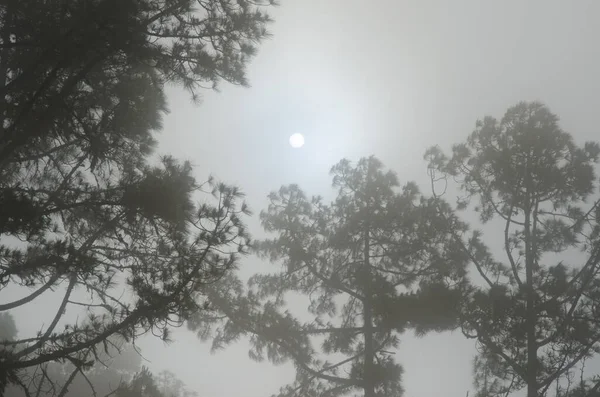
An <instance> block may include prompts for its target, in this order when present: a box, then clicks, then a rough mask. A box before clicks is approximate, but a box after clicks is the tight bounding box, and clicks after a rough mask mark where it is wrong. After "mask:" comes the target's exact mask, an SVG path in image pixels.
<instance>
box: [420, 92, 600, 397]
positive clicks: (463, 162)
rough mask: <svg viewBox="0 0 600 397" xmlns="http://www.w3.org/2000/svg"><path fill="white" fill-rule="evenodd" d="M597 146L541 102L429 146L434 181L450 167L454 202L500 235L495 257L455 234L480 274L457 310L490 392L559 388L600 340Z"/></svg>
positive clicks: (479, 240) (478, 238) (474, 238)
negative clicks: (445, 148) (448, 150)
mask: <svg viewBox="0 0 600 397" xmlns="http://www.w3.org/2000/svg"><path fill="white" fill-rule="evenodd" d="M599 154H600V146H599V145H598V144H596V143H592V142H587V143H585V144H584V145H583V146H578V145H576V144H575V143H574V141H573V138H572V137H571V135H569V134H568V133H566V132H564V131H563V130H562V129H561V128H560V126H559V124H558V117H557V116H556V115H554V114H553V113H552V112H550V110H549V109H548V108H547V107H546V106H544V105H543V104H541V103H537V102H533V103H526V102H523V103H519V104H517V105H516V106H514V107H511V108H510V109H508V111H507V112H506V114H505V115H504V117H503V118H502V119H501V120H496V119H495V118H492V117H486V118H484V119H483V120H482V121H479V122H478V123H477V126H476V129H475V131H474V132H473V133H472V134H471V135H470V136H469V138H468V139H467V141H466V142H465V143H461V144H458V145H455V146H454V147H453V149H452V155H451V156H450V157H447V156H445V155H444V154H443V153H442V152H441V151H440V150H439V149H438V148H432V149H430V150H429V151H428V153H427V157H428V158H429V160H430V162H431V163H430V165H431V168H430V169H431V171H432V177H433V178H434V180H435V179H446V177H447V176H451V177H454V179H455V180H457V181H458V182H459V187H460V188H461V189H462V192H463V193H464V196H463V197H461V198H460V200H459V205H460V206H461V207H462V208H463V209H464V208H467V207H468V206H469V203H471V202H473V204H474V205H473V208H474V210H475V211H476V212H477V213H478V214H479V216H480V220H481V222H482V223H483V224H486V223H488V222H489V223H490V226H489V227H490V229H491V228H492V227H496V228H497V230H498V232H500V234H501V235H502V236H503V238H502V240H503V241H502V244H500V246H498V247H497V248H499V249H501V251H503V253H502V255H501V256H497V255H494V254H493V253H492V250H491V249H490V247H489V245H488V244H486V243H485V242H484V236H483V235H482V234H481V233H480V232H475V233H473V234H472V235H471V236H470V237H468V238H464V239H462V240H461V236H460V235H459V234H458V233H454V235H455V237H456V239H457V241H463V246H464V251H465V252H467V253H468V255H469V256H470V259H471V261H472V263H473V265H474V269H475V270H476V271H475V272H474V274H476V275H477V276H478V277H477V278H474V280H473V286H472V290H471V293H470V294H469V295H468V297H467V300H466V302H465V303H464V305H463V306H462V308H463V312H462V315H461V320H462V327H463V331H464V332H465V334H466V335H468V336H469V337H472V338H476V340H477V342H478V346H479V351H480V353H479V357H478V360H477V363H478V365H477V367H476V379H480V380H482V379H485V381H486V382H485V387H486V389H487V395H488V396H496V395H508V394H510V393H511V392H513V391H516V390H522V389H525V390H526V392H527V396H528V397H539V396H548V395H552V393H554V394H555V395H557V396H560V395H563V394H562V393H563V392H564V388H565V387H566V385H567V384H569V383H570V380H569V379H570V378H571V377H572V375H573V371H576V370H579V369H580V368H578V366H580V365H581V363H582V360H585V359H587V358H589V357H591V356H593V355H594V354H595V353H596V352H597V351H598V349H600V328H599V327H598V320H597V318H598V315H600V301H599V298H600V280H599V279H598V275H599V272H600V244H599V243H600V241H599V236H600V224H599V223H598V221H599V218H598V217H599V216H600V208H599V206H598V202H597V201H596V202H588V200H589V198H590V197H591V196H592V194H594V193H597V180H596V179H597V175H596V173H595V165H596V163H597V162H598V158H599ZM493 241H494V240H492V239H490V241H489V242H490V243H491V242H493ZM479 385H480V386H481V385H483V383H481V382H480V383H479Z"/></svg>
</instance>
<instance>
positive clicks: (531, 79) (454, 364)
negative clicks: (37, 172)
mask: <svg viewBox="0 0 600 397" xmlns="http://www.w3.org/2000/svg"><path fill="white" fill-rule="evenodd" d="M281 3H282V4H281V6H280V7H278V8H277V9H275V10H273V11H272V15H273V17H274V19H275V24H274V25H272V26H271V29H270V30H271V32H272V33H273V38H272V39H270V40H269V41H267V42H265V43H263V44H262V45H261V47H260V50H259V53H258V56H257V57H256V59H255V60H254V61H253V63H252V64H251V66H250V69H249V78H250V82H251V85H252V87H251V88H250V89H244V88H239V87H232V86H228V85H227V84H223V85H222V86H221V92H220V93H211V92H208V93H206V94H205V96H204V101H203V103H202V105H201V106H195V105H193V104H192V103H191V101H190V99H189V96H188V95H187V94H186V93H184V92H183V91H182V90H181V89H179V88H170V89H169V102H170V109H171V113H170V114H169V115H168V116H167V117H166V119H165V123H164V131H163V132H162V133H161V135H160V136H159V142H160V144H159V149H158V152H159V153H163V154H166V153H170V154H173V155H175V156H176V157H179V158H184V159H188V160H191V161H192V163H193V164H194V165H196V166H197V171H196V172H197V176H198V178H199V179H204V178H206V177H207V176H208V175H209V174H214V175H215V176H217V177H218V178H219V179H222V180H223V181H226V182H230V183H235V184H237V185H239V186H240V187H241V188H242V189H243V190H244V191H245V192H246V193H247V194H248V201H249V203H250V205H251V207H252V208H253V209H254V211H255V213H258V212H259V211H260V210H262V209H264V208H265V206H266V195H267V194H268V193H269V192H270V191H271V190H274V189H278V188H279V186H280V185H282V184H287V183H298V184H299V185H300V186H301V187H302V188H303V189H305V191H306V192H307V193H309V194H328V193H330V188H329V185H330V177H329V175H328V171H329V168H330V167H331V166H332V165H333V164H334V163H336V162H337V161H339V160H340V159H341V158H343V157H348V158H350V159H352V160H357V159H358V158H359V157H361V156H368V155H371V154H374V155H376V156H377V157H379V158H380V159H381V160H382V161H383V162H384V164H385V165H386V166H387V167H389V168H391V169H393V170H395V171H396V172H397V173H398V175H399V177H400V179H401V181H402V182H406V181H408V180H416V181H417V182H418V183H419V184H420V185H421V187H422V189H423V191H424V192H425V193H429V190H428V187H427V182H428V181H427V179H426V178H427V174H426V164H425V162H424V161H423V159H422V155H423V152H424V151H425V149H426V148H427V147H428V146H430V145H434V144H439V145H441V146H442V147H443V148H445V149H448V148H449V147H450V145H451V144H453V143H457V142H459V141H461V140H464V139H465V138H466V136H467V135H468V134H469V133H470V132H471V131H472V130H473V128H474V123H475V121H476V120H477V119H478V118H481V117H482V116H484V115H488V114H489V115H493V116H496V117H501V116H502V115H503V113H504V111H505V110H506V109H507V108H508V107H509V106H512V105H514V104H515V103H516V102H518V101H520V100H541V101H543V102H545V103H546V104H547V105H548V106H549V107H550V109H551V110H552V111H553V112H555V113H556V114H558V115H559V116H560V118H561V125H562V127H563V128H564V129H565V130H566V131H568V132H570V133H572V134H573V135H574V137H575V139H576V142H577V143H582V142H583V141H585V140H599V138H600V136H599V135H598V133H597V128H598V126H597V121H596V117H597V114H598V109H599V108H600V106H599V105H600V97H599V95H598V93H599V92H600V79H599V78H598V73H599V72H598V71H600V57H599V56H598V55H599V54H598V52H599V49H598V48H599V44H598V39H597V38H598V37H600V24H598V23H597V19H598V15H600V2H598V1H597V0H596V1H595V0H587V1H584V0H577V1H559V0H552V1H550V0H535V1H533V0H527V1H523V0H511V1H506V0H503V1H500V0H495V1H494V0H453V1H449V0H436V1H433V0H418V1H417V0H414V1H393V0H375V1H365V0H361V1H357V0H320V1H318V0H295V1H294V0H281ZM296 132H299V133H302V134H304V136H305V139H306V145H305V146H304V147H303V148H302V149H292V148H290V147H289V145H288V142H287V140H288V137H289V136H290V135H291V134H293V133H296ZM250 224H251V226H252V232H253V234H254V235H255V236H260V229H259V228H258V222H257V221H256V216H254V217H253V219H252V220H251V221H250ZM255 265H256V266H257V260H256V259H252V258H250V259H248V260H247V261H246V262H245V267H246V268H247V267H250V268H251V267H252V266H255ZM17 321H18V324H19V326H20V328H21V326H22V324H23V319H22V318H17ZM174 337H175V338H176V342H175V343H173V344H171V345H170V346H168V347H165V346H164V345H163V344H162V342H160V341H157V340H143V341H141V342H140V346H141V347H142V349H143V355H144V357H145V358H146V359H147V360H149V363H146V364H147V365H149V366H150V368H151V369H152V370H156V371H159V370H161V369H168V370H171V371H172V372H175V373H176V374H177V376H178V377H179V378H180V379H182V380H183V381H184V382H185V383H186V384H188V386H189V387H190V388H191V389H195V390H197V391H198V392H199V393H200V395H201V396H203V397H221V396H223V397H229V396H232V397H233V396H240V397H266V396H269V395H271V394H273V393H275V392H276V391H277V390H278V389H279V387H280V386H283V385H285V384H286V382H288V381H290V380H291V379H292V377H293V374H294V372H293V369H292V368H291V365H284V366H281V367H274V366H272V365H271V364H269V363H262V364H257V363H254V362H252V361H250V359H249V358H248V355H247V350H248V346H247V345H245V344H244V343H240V344H238V345H235V346H232V347H230V348H228V349H227V350H225V351H223V352H220V353H217V354H216V355H210V353H209V345H207V344H202V343H200V342H199V341H198V340H197V339H196V337H195V336H194V335H193V334H191V333H188V332H187V331H185V330H178V331H176V332H175V333H174ZM473 346H474V344H473V342H472V341H468V340H466V339H465V338H464V337H463V336H462V334H460V332H458V331H457V332H455V333H453V334H450V333H445V334H442V335H434V336H428V337H426V338H423V339H415V338H413V337H412V336H410V335H406V336H404V337H402V339H401V347H400V349H399V350H398V352H397V354H396V357H395V359H396V361H397V362H399V363H401V364H402V365H403V366H404V368H405V374H404V386H405V389H406V396H408V397H430V396H431V397H434V396H441V395H444V396H465V394H466V392H467V391H468V390H470V389H471V388H472V386H471V383H472V377H471V366H470V362H471V359H472V357H473V355H474V352H475V351H474V348H473Z"/></svg>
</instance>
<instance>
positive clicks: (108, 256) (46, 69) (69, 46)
mask: <svg viewBox="0 0 600 397" xmlns="http://www.w3.org/2000/svg"><path fill="white" fill-rule="evenodd" d="M270 4H271V2H266V1H265V2H262V1H260V0H259V1H245V0H235V1H234V0H208V1H200V0H159V1H154V0H152V1H151V0H118V1H117V0H87V1H45V2H39V1H33V0H7V1H4V2H2V4H0V92H1V95H0V117H1V119H2V122H0V244H1V245H0V290H2V289H5V288H7V287H21V288H20V289H19V291H21V293H22V294H21V297H18V298H14V299H12V300H8V301H7V300H6V299H3V303H2V304H0V312H6V311H8V310H17V309H19V308H23V307H26V306H27V305H31V304H35V302H36V300H37V299H43V298H41V297H43V296H44V293H46V292H49V291H61V292H62V293H63V294H64V295H63V299H62V301H61V303H60V304H59V305H58V307H57V308H56V313H55V315H54V316H53V317H52V318H51V319H50V321H49V322H48V323H46V324H45V325H42V324H40V328H39V332H38V333H37V335H23V336H22V338H21V339H18V340H15V341H6V340H5V341H0V344H2V346H3V349H2V357H0V368H1V369H0V390H2V389H3V387H4V386H5V385H6V383H7V382H13V383H17V384H22V381H21V380H20V377H19V376H20V375H19V374H20V373H22V372H23V371H22V370H23V369H25V368H29V367H33V366H38V365H44V364H45V363H48V362H51V361H57V360H61V361H64V360H67V361H68V362H70V363H71V364H73V365H76V366H81V367H82V368H83V367H86V366H88V365H89V363H88V360H90V359H93V358H94V357H95V355H96V353H97V346H98V343H99V342H103V341H106V340H107V338H108V337H110V336H112V335H116V334H117V335H120V336H121V337H122V338H125V340H132V339H133V338H135V337H137V336H139V335H141V334H143V333H146V332H153V333H156V334H158V335H161V336H163V337H165V338H166V337H167V336H168V334H167V331H168V327H169V325H173V324H180V323H181V321H182V319H184V318H185V317H186V316H187V315H188V314H189V313H190V312H192V311H196V310H197V309H198V305H199V303H198V301H197V300H194V299H192V298H191V296H192V295H194V294H195V293H196V292H198V291H201V290H202V288H203V287H204V286H205V285H207V284H209V283H211V282H214V281H215V280H217V279H218V278H220V277H221V276H222V275H223V274H224V272H226V271H227V270H228V269H229V268H231V266H232V265H233V264H234V263H235V262H236V260H237V259H238V256H239V255H240V254H243V253H244V252H246V247H247V244H248V241H249V238H248V235H247V233H246V230H245V227H244V224H243V221H242V217H243V215H244V214H247V213H248V210H247V208H246V206H245V204H243V203H242V194H241V192H240V191H239V190H238V189H237V188H234V187H230V186H227V185H225V184H222V183H217V182H214V181H212V180H209V181H208V182H207V183H199V182H197V181H196V179H195V178H194V176H193V175H192V167H191V166H190V164H189V163H186V162H180V161H178V160H176V159H174V158H172V157H169V156H163V157H161V159H160V161H158V162H149V159H150V157H149V156H150V155H151V154H152V150H153V149H154V147H155V140H154V138H153V135H154V134H155V132H156V131H158V130H159V129H160V128H161V119H162V116H163V114H164V113H165V111H166V109H167V103H166V99H165V94H164V88H165V85H166V84H170V83H175V84H179V85H180V86H182V87H184V88H185V89H186V90H188V91H189V92H190V93H191V95H192V97H193V98H194V99H196V98H198V96H199V94H200V90H201V89H202V88H203V87H208V88H215V87H216V86H217V84H218V83H219V82H220V81H226V82H229V83H233V84H241V85H246V84H247V80H246V76H245V69H246V65H247V63H248V61H249V60H250V59H251V58H252V56H253V55H254V53H255V50H256V44H258V43H259V42H260V41H261V40H263V39H264V38H266V37H267V36H268V32H267V30H266V25H267V24H268V23H269V22H270V19H269V16H268V15H267V14H266V13H265V12H264V6H266V5H270ZM207 194H208V198H206V197H207ZM210 194H212V195H213V196H214V199H211V198H210ZM200 306H202V303H200ZM76 312H77V313H80V314H81V313H83V314H84V316H82V317H80V319H79V320H76V319H75V316H74V315H73V313H76ZM82 318H83V320H82Z"/></svg>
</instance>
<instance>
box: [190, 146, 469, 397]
mask: <svg viewBox="0 0 600 397" xmlns="http://www.w3.org/2000/svg"><path fill="white" fill-rule="evenodd" d="M332 174H333V186H334V187H335V189H337V198H336V199H335V200H334V201H333V202H332V203H331V204H325V203H324V200H323V199H322V198H320V197H313V198H310V199H309V198H307V197H306V196H305V194H304V193H303V192H302V191H301V190H300V188H299V187H298V186H296V185H290V186H284V187H282V188H281V189H280V190H279V191H278V192H276V193H272V194H271V195H270V197H269V198H270V202H271V204H270V205H269V207H268V210H267V211H265V212H263V213H262V214H261V220H262V224H263V226H264V228H265V230H266V231H267V232H269V233H273V234H275V237H274V238H273V239H270V240H266V241H263V242H261V243H260V244H259V245H258V248H257V249H258V252H259V253H260V255H261V256H262V257H265V258H268V259H269V260H270V261H272V262H273V263H274V264H280V265H281V267H280V270H279V271H275V272H274V273H272V274H257V275H254V276H253V277H252V278H251V279H250V280H249V284H248V288H247V290H246V289H245V288H244V287H243V284H242V282H241V281H240V280H238V279H234V277H233V276H232V275H230V276H229V278H228V280H227V282H225V283H223V284H219V285H218V286H215V288H214V289H213V290H211V291H210V293H209V297H210V300H211V302H212V303H213V305H214V306H213V307H212V308H213V310H214V313H212V314H211V313H209V312H205V313H199V314H198V316H196V317H195V318H193V319H192V320H191V322H190V326H191V327H192V328H194V329H196V330H198V333H199V335H200V336H201V337H203V338H208V337H210V336H213V337H214V340H213V347H214V348H215V349H217V348H221V347H223V346H225V345H226V344H228V343H231V342H233V341H235V340H237V338H239V337H240V336H242V335H249V336H250V340H251V343H252V346H253V349H252V351H251V352H250V355H251V357H252V358H254V359H258V360H261V359H263V358H265V357H267V358H268V359H269V360H270V361H272V362H274V363H279V362H283V361H287V360H291V361H292V362H293V363H294V365H295V367H296V379H295V381H294V382H293V384H291V385H289V386H286V387H284V388H282V389H281V391H280V393H279V396H315V397H316V396H346V395H356V394H353V393H357V392H360V393H364V396H365V397H374V396H386V397H391V396H400V395H401V394H402V387H401V379H400V378H401V374H402V368H401V367H400V365H399V364H397V363H396V362H395V361H394V360H393V358H392V355H393V353H392V352H390V351H389V350H390V349H393V348H395V347H396V346H397V344H398V341H399V339H398V335H399V334H400V333H402V332H403V331H404V330H405V329H408V328H413V329H416V330H417V331H418V332H420V333H425V332H428V331H432V330H445V329H452V328H453V327H454V326H455V325H456V320H457V318H456V317H455V311H454V306H455V305H456V304H457V302H458V300H459V298H460V288H461V286H462V279H463V277H464V269H463V265H464V264H465V261H466V257H465V256H464V255H463V254H462V253H461V251H460V246H458V245H457V244H455V243H453V241H452V240H451V239H449V237H450V235H449V234H448V233H446V231H445V230H444V229H445V227H446V223H445V220H446V219H448V218H453V215H452V213H451V212H450V211H449V207H448V206H447V205H445V204H444V203H443V202H441V201H438V200H434V199H431V198H426V197H423V196H422V195H421V194H420V193H419V190H418V189H417V186H416V185H415V184H414V183H408V184H406V185H404V186H403V187H402V188H401V189H400V188H399V184H398V180H397V178H396V176H395V175H394V174H393V173H392V172H385V171H384V169H383V166H382V164H381V163H380V162H379V161H378V160H377V159H376V158H374V157H370V158H363V159H361V160H360V161H359V162H358V163H357V164H356V165H353V164H351V163H350V162H349V161H346V160H343V161H341V162H340V163H339V164H337V165H336V166H335V167H333V169H332ZM440 208H443V209H442V211H444V214H445V216H444V217H441V216H440V215H439V211H440ZM453 226H454V227H455V228H457V229H460V228H462V227H463V225H462V224H460V223H459V222H458V221H456V223H455V224H454V225H453ZM290 294H301V295H302V296H304V297H305V299H307V300H308V315H309V316H310V317H311V320H310V321H302V320H301V319H300V318H299V317H297V316H296V315H294V311H293V309H292V308H291V307H288V306H287V305H286V298H288V297H289V296H290ZM216 318H221V319H222V321H223V323H222V324H221V325H220V327H218V326H215V319H216ZM317 343H320V345H319V346H317Z"/></svg>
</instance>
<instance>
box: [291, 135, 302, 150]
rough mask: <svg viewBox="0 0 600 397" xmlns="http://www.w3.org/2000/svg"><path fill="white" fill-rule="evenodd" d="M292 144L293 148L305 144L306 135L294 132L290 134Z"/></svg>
mask: <svg viewBox="0 0 600 397" xmlns="http://www.w3.org/2000/svg"><path fill="white" fill-rule="evenodd" d="M290 145H291V146H292V147H293V148H301V147H302V146H304V136H302V134H297V133H296V134H293V135H292V136H290Z"/></svg>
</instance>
